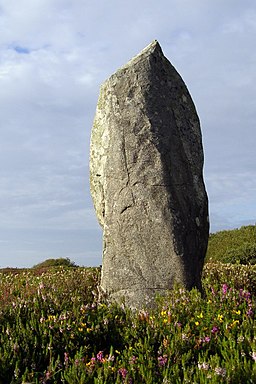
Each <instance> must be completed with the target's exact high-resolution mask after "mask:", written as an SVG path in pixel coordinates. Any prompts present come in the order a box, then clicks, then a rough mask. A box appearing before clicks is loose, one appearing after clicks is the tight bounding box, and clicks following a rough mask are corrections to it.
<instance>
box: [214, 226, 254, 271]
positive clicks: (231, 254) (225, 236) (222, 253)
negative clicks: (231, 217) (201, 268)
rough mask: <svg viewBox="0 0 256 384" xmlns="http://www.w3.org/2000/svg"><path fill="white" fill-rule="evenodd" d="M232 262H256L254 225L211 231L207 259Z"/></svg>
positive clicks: (252, 263)
mask: <svg viewBox="0 0 256 384" xmlns="http://www.w3.org/2000/svg"><path fill="white" fill-rule="evenodd" d="M209 259H211V260H212V261H220V262H222V263H232V264H235V263H236V264H251V265H255V264H256V225H248V226H246V227H241V228H240V229H233V230H229V231H220V232H217V233H213V234H211V235H210V238H209V245H208V251H207V260H209Z"/></svg>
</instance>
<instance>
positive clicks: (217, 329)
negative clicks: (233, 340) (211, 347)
mask: <svg viewBox="0 0 256 384" xmlns="http://www.w3.org/2000/svg"><path fill="white" fill-rule="evenodd" d="M218 331H219V328H218V327H216V325H214V326H213V327H212V330H211V332H212V333H213V334H215V333H217V332H218Z"/></svg>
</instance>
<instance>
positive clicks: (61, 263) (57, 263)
mask: <svg viewBox="0 0 256 384" xmlns="http://www.w3.org/2000/svg"><path fill="white" fill-rule="evenodd" d="M50 267H76V264H75V263H74V262H73V261H71V260H70V259H69V258H68V257H66V258H63V257H60V258H58V259H47V260H45V261H43V262H42V263H39V264H36V265H34V266H33V268H38V269H40V268H50Z"/></svg>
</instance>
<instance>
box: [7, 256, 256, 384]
mask: <svg viewBox="0 0 256 384" xmlns="http://www.w3.org/2000/svg"><path fill="white" fill-rule="evenodd" d="M99 274H100V270H99V269H97V268H79V267H78V268H67V267H63V266H61V267H55V268H48V270H41V273H40V274H39V272H38V269H31V270H28V271H23V272H21V273H2V274H0V327H1V332H0V383H2V384H5V383H12V384H14V383H15V384H21V383H35V384H36V383H38V384H39V383H41V384H43V383H46V384H51V383H56V384H60V383H69V384H86V383H90V384H113V383H120V384H121V383H130V384H132V383H133V384H135V383H136V384H138V383H140V384H143V383H145V384H158V383H165V384H168V383H197V384H198V383H199V384H200V383H233V384H239V383H241V384H244V383H255V382H256V338H255V321H254V316H255V315H254V314H255V286H256V284H255V282H256V266H242V265H231V264H221V263H208V264H207V265H206V267H205V269H204V277H203V285H204V291H205V292H204V295H203V296H202V295H201V294H200V293H199V292H198V291H197V290H192V291H191V292H188V291H186V290H184V289H183V288H181V287H176V288H175V289H174V290H173V291H172V292H171V293H170V295H169V296H168V297H167V298H165V299H160V298H159V300H158V307H157V309H156V310H155V311H152V312H147V311H144V310H141V311H137V312H131V311H130V310H128V309H126V308H124V307H123V306H117V305H113V304H109V303H108V302H107V301H101V302H99V298H98V290H97V286H98V282H99Z"/></svg>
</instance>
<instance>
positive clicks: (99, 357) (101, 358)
mask: <svg viewBox="0 0 256 384" xmlns="http://www.w3.org/2000/svg"><path fill="white" fill-rule="evenodd" d="M96 357H97V360H98V361H100V362H102V360H103V352H102V351H100V352H98V353H97V355H96Z"/></svg>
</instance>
